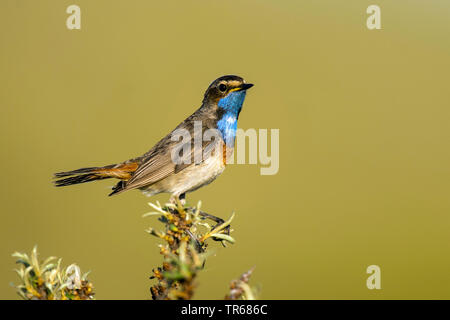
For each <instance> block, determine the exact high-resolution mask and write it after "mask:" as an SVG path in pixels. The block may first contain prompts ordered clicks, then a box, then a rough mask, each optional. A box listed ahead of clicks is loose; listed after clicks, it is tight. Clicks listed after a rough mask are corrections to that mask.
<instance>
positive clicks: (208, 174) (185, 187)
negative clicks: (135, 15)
mask: <svg viewBox="0 0 450 320" xmlns="http://www.w3.org/2000/svg"><path fill="white" fill-rule="evenodd" d="M251 87H253V84H250V83H246V82H245V80H244V79H243V78H242V77H239V76H236V75H225V76H222V77H219V78H218V79H216V80H214V81H213V82H212V83H211V84H210V85H209V86H208V88H207V90H206V91H205V94H204V97H203V101H202V104H201V106H200V108H198V109H197V110H196V111H195V112H194V113H193V114H192V115H190V116H189V117H187V118H186V119H185V120H184V121H183V122H181V123H180V124H179V125H178V126H177V127H176V128H175V129H174V130H172V131H171V132H170V133H169V134H168V135H166V136H165V137H164V138H162V139H161V140H160V141H159V142H158V143H156V144H155V145H154V146H153V148H151V149H150V150H149V151H148V152H146V153H145V154H143V155H142V156H139V157H135V158H132V159H129V160H126V161H124V162H120V163H116V164H111V165H106V166H103V167H86V168H81V169H77V170H72V171H65V172H58V173H55V174H54V179H55V180H54V181H53V182H54V184H55V186H57V187H63V186H69V185H74V184H79V183H85V182H90V181H96V180H103V179H110V178H115V179H119V181H118V182H117V184H116V185H115V186H114V187H113V188H112V192H111V193H110V194H109V195H110V196H112V195H118V194H121V193H123V192H125V191H128V190H133V189H138V190H141V191H142V192H143V193H144V194H146V195H147V196H153V195H156V194H159V193H169V194H170V195H171V197H170V199H171V201H176V199H177V198H178V199H179V200H181V201H182V202H183V203H184V202H185V198H186V193H188V192H192V191H195V190H197V189H199V188H201V187H203V186H205V185H208V184H209V183H211V182H212V181H214V180H215V179H216V178H217V177H218V176H219V175H220V174H222V172H223V171H224V169H225V167H226V159H227V158H229V157H230V156H232V154H233V149H234V142H235V139H236V130H237V121H238V118H239V114H240V112H241V110H242V106H243V103H244V100H245V96H246V93H247V90H248V89H250V88H251ZM209 131H210V132H212V133H213V134H212V136H213V138H214V139H213V138H211V137H210V139H206V138H205V133H206V132H209ZM180 134H184V135H185V136H186V137H188V138H186V139H185V140H184V141H181V142H180V139H179V137H180ZM177 137H178V138H177ZM177 139H178V140H177ZM196 141H200V143H201V144H199V143H198V142H197V144H196ZM174 155H175V156H174Z"/></svg>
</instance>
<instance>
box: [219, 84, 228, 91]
mask: <svg viewBox="0 0 450 320" xmlns="http://www.w3.org/2000/svg"><path fill="white" fill-rule="evenodd" d="M219 90H220V91H222V92H225V91H227V86H226V85H225V84H223V83H221V84H219Z"/></svg>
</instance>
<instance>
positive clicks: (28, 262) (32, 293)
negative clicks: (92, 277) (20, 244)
mask: <svg viewBox="0 0 450 320" xmlns="http://www.w3.org/2000/svg"><path fill="white" fill-rule="evenodd" d="M12 256H13V257H15V258H17V259H18V260H17V261H16V262H17V263H18V264H19V265H20V269H16V270H15V271H16V272H17V274H18V275H19V278H20V280H21V283H20V284H19V285H17V286H16V289H17V293H18V294H19V296H21V297H22V298H23V299H25V300H92V299H94V293H93V286H92V283H90V282H89V281H88V280H87V273H86V274H84V275H81V272H80V268H79V267H78V266H77V265H76V264H71V265H70V266H68V267H67V268H64V269H63V268H61V260H62V259H57V258H55V257H49V258H47V259H46V260H45V261H44V262H42V263H39V261H38V253H37V247H34V248H33V251H32V252H31V256H28V255H27V254H25V253H19V252H15V253H14V254H13V255H12Z"/></svg>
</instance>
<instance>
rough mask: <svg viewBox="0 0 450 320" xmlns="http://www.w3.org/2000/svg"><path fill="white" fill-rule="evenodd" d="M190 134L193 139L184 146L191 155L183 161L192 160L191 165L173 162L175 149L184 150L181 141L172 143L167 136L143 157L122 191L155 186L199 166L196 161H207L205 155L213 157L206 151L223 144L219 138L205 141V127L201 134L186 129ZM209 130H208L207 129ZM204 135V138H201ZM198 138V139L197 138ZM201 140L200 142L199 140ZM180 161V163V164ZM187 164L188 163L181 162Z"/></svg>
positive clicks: (189, 127) (188, 128)
mask: <svg viewBox="0 0 450 320" xmlns="http://www.w3.org/2000/svg"><path fill="white" fill-rule="evenodd" d="M185 128H186V129H187V130H188V131H189V132H190V134H191V135H190V136H191V139H190V140H189V141H186V142H185V144H184V145H186V144H189V145H190V153H187V154H186V155H183V156H182V159H183V160H184V159H190V161H188V162H189V163H181V164H177V163H175V162H174V161H172V151H173V150H174V148H175V147H177V149H178V150H180V149H182V148H180V145H179V143H180V142H179V141H172V140H171V135H172V133H171V134H169V135H168V136H166V137H165V138H164V139H162V140H161V141H160V142H158V143H157V144H156V145H155V146H154V147H153V148H152V150H150V151H149V152H148V153H146V154H145V155H144V157H143V160H142V162H141V164H140V166H139V167H138V169H137V170H136V171H135V172H134V174H133V175H132V177H131V178H130V180H128V181H127V182H126V185H125V187H124V188H123V189H122V190H121V192H122V191H125V190H130V189H136V188H142V187H145V186H149V185H151V184H154V183H156V182H158V181H160V180H162V179H164V178H166V177H168V176H169V175H171V174H176V173H178V172H180V171H182V170H184V169H186V168H187V167H190V166H192V165H196V164H199V162H198V161H197V162H196V161H195V160H196V159H201V162H203V161H205V160H206V159H205V155H206V157H209V156H211V154H213V152H206V153H205V154H204V150H205V149H206V150H214V148H215V147H216V146H218V145H219V144H221V143H222V141H221V140H220V139H219V140H218V139H217V138H213V139H211V140H210V141H203V139H202V137H203V132H202V131H204V129H205V126H204V127H203V130H199V132H195V131H194V130H193V129H192V128H191V126H187V127H185ZM206 129H207V128H206ZM200 135H202V136H200ZM196 136H198V137H196ZM197 139H199V140H197ZM194 141H202V147H201V148H199V147H197V148H195V146H194ZM179 162H180V161H178V163H179ZM181 162H186V161H181Z"/></svg>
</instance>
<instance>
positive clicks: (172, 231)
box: [144, 202, 235, 300]
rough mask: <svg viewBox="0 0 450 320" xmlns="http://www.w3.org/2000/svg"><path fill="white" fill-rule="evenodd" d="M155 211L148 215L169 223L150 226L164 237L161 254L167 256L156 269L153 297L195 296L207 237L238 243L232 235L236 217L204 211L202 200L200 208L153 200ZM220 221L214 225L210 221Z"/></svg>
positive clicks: (158, 234) (189, 297)
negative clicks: (231, 227) (197, 277)
mask: <svg viewBox="0 0 450 320" xmlns="http://www.w3.org/2000/svg"><path fill="white" fill-rule="evenodd" d="M149 205H150V206H151V207H152V208H153V209H154V210H155V211H153V212H149V213H146V214H144V217H147V216H154V215H158V216H159V221H160V222H162V223H163V224H164V225H165V228H164V231H156V230H155V229H153V228H150V229H148V230H147V231H148V233H150V234H151V235H153V236H155V237H158V238H160V239H162V240H164V242H165V243H164V244H160V245H159V248H160V253H161V254H162V255H163V257H164V262H163V264H162V266H161V267H159V268H156V269H153V276H152V277H151V278H152V279H157V283H156V284H155V285H153V286H152V287H151V288H150V292H151V294H152V298H153V299H155V300H161V299H164V300H173V299H191V298H192V296H193V294H194V288H195V278H196V276H197V274H198V272H199V271H200V270H201V269H202V268H203V266H204V263H205V259H206V257H207V255H208V252H207V251H206V248H207V246H208V243H207V240H208V239H213V240H216V241H220V242H221V243H222V244H223V245H224V246H226V243H234V242H235V240H234V239H233V238H232V237H231V236H230V232H231V231H232V230H231V229H230V223H231V221H232V220H233V218H234V214H232V215H231V217H230V219H229V220H228V221H224V220H222V219H220V218H217V217H215V216H213V215H210V214H208V213H206V212H203V211H201V210H200V207H201V202H199V203H198V204H197V206H196V207H193V208H192V207H187V206H184V205H182V204H181V203H180V202H177V203H176V204H172V203H169V204H166V205H165V206H161V205H160V204H159V203H157V204H156V205H155V204H153V203H149ZM208 219H209V220H213V221H215V222H216V223H217V224H216V225H215V226H211V225H210V224H209V223H208V222H207V220H208Z"/></svg>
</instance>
